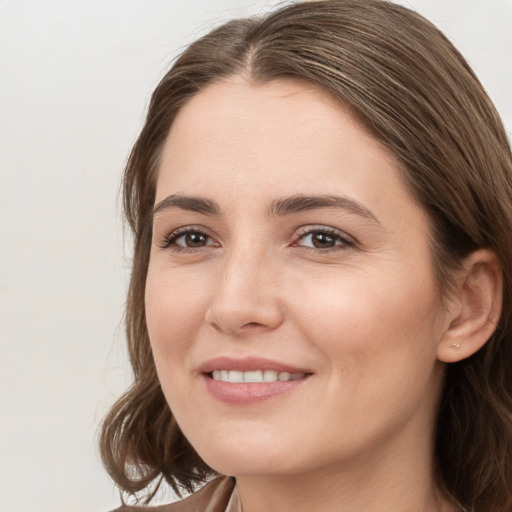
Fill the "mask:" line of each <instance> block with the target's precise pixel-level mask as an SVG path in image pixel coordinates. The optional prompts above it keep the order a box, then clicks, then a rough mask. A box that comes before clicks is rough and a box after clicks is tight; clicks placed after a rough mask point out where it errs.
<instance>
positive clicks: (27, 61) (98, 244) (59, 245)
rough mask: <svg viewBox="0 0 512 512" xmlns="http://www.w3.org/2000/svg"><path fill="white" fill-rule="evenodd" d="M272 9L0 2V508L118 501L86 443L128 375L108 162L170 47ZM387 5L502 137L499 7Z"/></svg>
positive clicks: (139, 117)
mask: <svg viewBox="0 0 512 512" xmlns="http://www.w3.org/2000/svg"><path fill="white" fill-rule="evenodd" d="M276 3H277V2H264V1H250V0H187V1H186V2H181V1H176V0H61V1H59V0H44V1H42V0H0V172H1V174H0V176H1V181H0V194H1V196H0V197H1V237H0V240H1V246H0V258H1V260H0V263H1V276H0V277H1V281H0V286H1V318H0V329H1V331H0V333H1V357H0V364H1V367H0V379H1V380H0V389H1V402H0V429H1V432H0V461H1V463H0V509H2V510H6V511H7V510H9V511H13V512H15V511H32V510H34V511H52V512H56V511H57V512H60V511H62V512H65V511H73V512H86V511H94V512H103V511H107V510H109V509H111V508H113V507H114V506H115V505H116V504H118V503H119V499H118V494H117V492H116V491H115V489H114V487H113V484H112V483H111V482H110V481H109V479H108V477H107V476H106V474H105V472H104V471H103V469H102V467H101V464H100V462H99V457H98V453H97V449H96V444H95V436H96V432H97V428H98V425H99V422H100V420H101V417H102V416H103V414H104V413H105V411H106V410H107V408H108V405H109V404H110V403H112V401H113V400H114V398H115V397H116V396H118V395H119V393H120V392H121V390H122V389H123V388H124V387H125V386H126V385H127V384H128V382H129V379H130V371H129V368H128V365H127V363H126V357H125V352H124V349H123V330H122V314H123V302H124V292H125V287H126V283H127V278H128V275H129V265H130V259H129V250H126V249H124V238H123V226H122V222H121V218H120V207H119V204H120V203H119V182H120V176H121V172H122V168H123V164H124V162H125V160H126V156H127V154H128V151H129V149H130V147H131V145H132V143H133V142H134V140H135V138H136V136H137V133H138V131H139V129H140V128H141V125H142V121H143V117H144V113H145V109H146V107H147V104H148V100H149V95H150V92H151V90H152V89H153V88H154V87H155V85H156V84H157V82H158V80H159V78H160V77H161V76H162V75H163V73H164V72H165V70H166V69H167V68H168V65H169V63H170V61H171V60H172V59H173V57H174V56H176V54H177V52H178V51H179V50H180V48H183V46H184V45H186V43H188V42H191V41H192V40H193V39H195V38H197V37H198V36H200V35H202V34H203V33H205V32H206V31H208V30H209V29H210V28H212V27H213V26H215V25H217V24H219V23H220V22H222V21H223V20H225V19H228V18H231V17H235V16H245V15H249V14H255V13H257V12H262V11H265V10H268V9H269V8H270V7H272V6H273V5H276ZM402 3H405V4H406V5H409V6H411V7H413V8H415V9H416V10H418V11H419V12H421V13H422V14H424V15H425V16H426V17H427V18H429V19H430V20H431V21H433V22H434V23H436V24H437V25H438V26H439V27H440V28H441V29H443V30H444V31H445V33H446V34H447V35H448V36H449V37H450V38H451V39H452V41H454V42H455V44H456V46H457V47H458V48H459V49H460V50H461V51H462V53H463V54H464V55H465V56H466V58H467V59H468V60H469V62H470V63H471V64H472V65H473V67H474V69H475V70H476V72H477V74H478V75H479V77H480V79H481V80H482V82H483V84H484V86H485V87H486V89H487V90H488V92H489V95H490V96H491V98H492V99H493V100H494V102H495V103H496V105H497V107H498V110H499V111H500V113H501V115H502V116H503V118H504V120H505V123H506V125H507V126H508V130H509V133H510V128H511V126H512V94H511V92H510V91H512V0H486V1H485V2H484V1H483V0H408V1H405V0H404V1H403V2H402ZM127 246H128V247H129V244H127Z"/></svg>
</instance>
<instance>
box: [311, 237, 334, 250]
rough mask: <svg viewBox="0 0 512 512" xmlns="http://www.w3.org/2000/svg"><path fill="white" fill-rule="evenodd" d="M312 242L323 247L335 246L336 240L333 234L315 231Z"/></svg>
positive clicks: (317, 246)
mask: <svg viewBox="0 0 512 512" xmlns="http://www.w3.org/2000/svg"><path fill="white" fill-rule="evenodd" d="M312 242H313V245H314V246H315V247H316V248H317V249H321V248H325V247H334V245H335V242H336V241H335V239H334V237H333V236H332V235H328V234H327V233H315V234H314V235H313V237H312Z"/></svg>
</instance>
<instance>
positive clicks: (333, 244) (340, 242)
mask: <svg viewBox="0 0 512 512" xmlns="http://www.w3.org/2000/svg"><path fill="white" fill-rule="evenodd" d="M297 245H299V246H302V247H306V248H309V249H319V250H322V249H327V250H328V249H334V248H339V249H343V248H346V247H352V246H353V245H354V244H353V243H352V242H351V241H350V240H349V239H347V238H345V237H344V236H343V235H342V234H341V233H338V232H337V231H330V230H329V231H327V230H320V229H316V230H311V231H308V232H307V233H305V234H303V235H302V236H301V237H300V239H299V242H298V243H297Z"/></svg>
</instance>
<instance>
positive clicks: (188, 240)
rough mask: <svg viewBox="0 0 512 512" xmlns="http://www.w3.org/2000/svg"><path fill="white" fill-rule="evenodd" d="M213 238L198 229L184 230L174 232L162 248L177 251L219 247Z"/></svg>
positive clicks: (166, 238) (166, 239)
mask: <svg viewBox="0 0 512 512" xmlns="http://www.w3.org/2000/svg"><path fill="white" fill-rule="evenodd" d="M217 245H218V244H217V243H215V242H214V241H213V240H212V238H211V237H210V236H209V235H208V234H206V233H205V232H203V231H200V230H198V229H196V228H182V229H179V230H176V231H173V232H172V233H171V234H169V235H168V236H167V237H165V240H164V242H163V244H162V248H164V249H167V248H172V249H174V250H176V251H180V250H193V249H201V248H203V247H207V246H217Z"/></svg>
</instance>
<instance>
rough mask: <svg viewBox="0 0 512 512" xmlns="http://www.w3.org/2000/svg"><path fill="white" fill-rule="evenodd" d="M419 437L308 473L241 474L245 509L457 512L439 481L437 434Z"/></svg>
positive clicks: (256, 511) (246, 511) (240, 489)
mask: <svg viewBox="0 0 512 512" xmlns="http://www.w3.org/2000/svg"><path fill="white" fill-rule="evenodd" d="M413 430H414V429H413ZM402 434H403V432H402ZM416 434H417V432H416ZM418 439H422V438H421V437H418V436H417V435H411V436H409V437H407V436H405V437H404V435H402V436H399V437H398V438H397V439H395V440H391V441H390V442H389V443H388V444H387V445H386V446H382V447H381V449H380V450H378V451H377V452H376V451H375V450H368V453H367V454H364V455H362V456H358V457H357V459H355V460H350V461H344V462H343V464H339V465H338V466H337V467H322V468H321V469H318V470H316V471H310V472H307V473H303V474H293V475H285V476H282V475H265V476H238V477H237V487H238V492H239V496H240V499H241V502H242V508H243V512H263V511H267V510H279V511H280V512H292V511H293V512H306V511H307V512H310V511H311V510H318V511H321V512H331V511H332V512H361V510H364V511H365V512H453V511H454V508H453V507H451V506H450V504H449V503H448V501H447V500H446V498H445V497H444V496H443V495H442V493H441V492H439V490H438V489H437V487H436V485H435V481H434V476H433V472H432V467H433V460H432V453H433V450H432V441H431V439H432V436H431V435H425V436H424V438H423V439H425V441H424V442H423V444H422V445H421V446H420V445H419V444H421V443H418ZM370 451H371V453H370Z"/></svg>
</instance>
